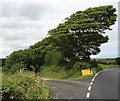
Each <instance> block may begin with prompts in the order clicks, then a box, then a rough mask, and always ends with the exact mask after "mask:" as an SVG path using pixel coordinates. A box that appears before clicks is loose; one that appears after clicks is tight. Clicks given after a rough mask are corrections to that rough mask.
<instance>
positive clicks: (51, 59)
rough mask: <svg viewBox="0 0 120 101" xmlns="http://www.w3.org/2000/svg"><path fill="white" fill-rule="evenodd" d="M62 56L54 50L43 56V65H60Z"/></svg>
mask: <svg viewBox="0 0 120 101" xmlns="http://www.w3.org/2000/svg"><path fill="white" fill-rule="evenodd" d="M61 61H62V55H61V53H60V52H58V51H56V50H52V51H50V52H48V53H47V54H46V55H45V65H56V66H57V65H60V62H61Z"/></svg>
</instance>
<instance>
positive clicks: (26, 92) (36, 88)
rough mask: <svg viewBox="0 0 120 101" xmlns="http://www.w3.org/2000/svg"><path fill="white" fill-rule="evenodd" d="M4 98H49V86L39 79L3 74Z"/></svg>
mask: <svg viewBox="0 0 120 101" xmlns="http://www.w3.org/2000/svg"><path fill="white" fill-rule="evenodd" d="M2 93H3V99H7V100H9V99H23V100H25V99H47V98H49V97H50V96H49V93H50V92H49V88H48V87H47V86H46V85H45V84H44V83H43V82H42V81H41V80H39V79H37V80H36V79H33V78H31V77H28V76H21V75H18V74H17V75H16V74H14V75H13V74H9V75H8V74H3V81H2Z"/></svg>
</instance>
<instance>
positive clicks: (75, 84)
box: [45, 77, 92, 99]
mask: <svg viewBox="0 0 120 101" xmlns="http://www.w3.org/2000/svg"><path fill="white" fill-rule="evenodd" d="M91 79H92V77H90V78H84V79H75V80H46V81H45V82H46V83H47V85H49V86H50V87H52V89H53V91H52V97H53V99H86V93H87V88H88V86H89V82H90V81H91Z"/></svg>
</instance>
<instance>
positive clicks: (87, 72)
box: [81, 69, 93, 76]
mask: <svg viewBox="0 0 120 101" xmlns="http://www.w3.org/2000/svg"><path fill="white" fill-rule="evenodd" d="M81 71H82V76H87V75H93V73H92V71H91V70H90V69H83V70H81Z"/></svg>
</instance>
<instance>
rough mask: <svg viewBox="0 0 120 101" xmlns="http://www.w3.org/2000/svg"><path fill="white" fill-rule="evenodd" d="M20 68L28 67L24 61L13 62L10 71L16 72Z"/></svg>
mask: <svg viewBox="0 0 120 101" xmlns="http://www.w3.org/2000/svg"><path fill="white" fill-rule="evenodd" d="M20 69H24V70H25V69H27V68H26V66H25V65H24V64H22V63H16V64H13V65H12V67H11V68H10V70H9V72H12V73H16V72H17V71H20Z"/></svg>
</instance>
